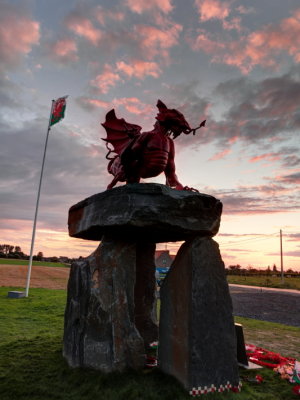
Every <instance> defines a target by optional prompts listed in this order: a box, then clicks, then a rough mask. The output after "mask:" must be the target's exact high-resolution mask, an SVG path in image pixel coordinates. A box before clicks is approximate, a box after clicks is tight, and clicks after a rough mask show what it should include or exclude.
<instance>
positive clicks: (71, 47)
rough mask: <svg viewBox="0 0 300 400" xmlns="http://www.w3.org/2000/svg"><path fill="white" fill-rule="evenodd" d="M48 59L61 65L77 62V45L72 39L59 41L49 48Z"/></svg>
mask: <svg viewBox="0 0 300 400" xmlns="http://www.w3.org/2000/svg"><path fill="white" fill-rule="evenodd" d="M49 53H50V57H52V58H53V59H55V60H57V61H60V62H62V63H68V62H75V61H77V60H78V55H77V44H76V42H75V40H73V39H68V38H66V39H60V40H57V41H56V42H55V43H53V44H52V45H51V46H50V49H49Z"/></svg>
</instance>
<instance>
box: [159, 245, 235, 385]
mask: <svg viewBox="0 0 300 400" xmlns="http://www.w3.org/2000/svg"><path fill="white" fill-rule="evenodd" d="M160 296H161V315H160V325H159V351H158V355H159V367H160V368H161V369H162V370H163V371H164V372H166V373H168V374H171V375H173V376H175V377H176V378H177V379H178V380H179V381H180V382H181V383H182V384H183V385H184V386H185V388H186V389H188V390H192V389H193V388H196V389H198V388H204V387H205V386H206V387H207V388H211V387H212V385H213V388H220V387H222V386H221V385H223V386H224V385H226V384H227V383H228V382H229V383H230V384H231V385H233V386H238V384H239V376H238V364H237V355H236V336H235V327H234V322H233V316H232V303H231V298H230V294H229V289H228V284H227V281H226V276H225V271H224V264H223V261H222V259H221V256H220V252H219V248H218V244H217V243H216V242H214V241H213V240H212V239H210V238H201V237H197V238H194V239H193V240H191V241H189V242H186V243H184V244H183V245H182V247H181V248H180V250H179V252H178V254H177V256H176V259H175V261H174V263H173V264H172V266H171V269H170V271H169V273H168V275H167V277H166V278H165V280H164V282H163V285H162V287H161V291H160Z"/></svg>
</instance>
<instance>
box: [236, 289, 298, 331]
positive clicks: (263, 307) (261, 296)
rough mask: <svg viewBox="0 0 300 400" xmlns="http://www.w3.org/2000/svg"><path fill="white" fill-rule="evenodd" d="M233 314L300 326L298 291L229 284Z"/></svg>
mask: <svg viewBox="0 0 300 400" xmlns="http://www.w3.org/2000/svg"><path fill="white" fill-rule="evenodd" d="M229 288H230V294H231V298H232V303H233V314H234V315H237V316H240V317H248V318H255V319H260V320H263V321H269V322H279V323H281V324H285V325H292V326H297V327H300V291H296V290H283V289H271V288H260V287H253V286H244V285H229Z"/></svg>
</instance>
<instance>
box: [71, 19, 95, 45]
mask: <svg viewBox="0 0 300 400" xmlns="http://www.w3.org/2000/svg"><path fill="white" fill-rule="evenodd" d="M66 25H67V27H68V29H70V30H71V31H72V32H74V33H76V34H77V35H78V36H82V37H84V38H85V39H86V40H88V41H89V42H90V43H92V44H93V45H97V44H98V43H99V40H100V39H101V37H102V32H101V31H100V30H99V29H97V28H95V27H94V25H93V24H92V22H91V21H90V20H89V19H88V18H85V17H81V16H78V15H70V16H69V17H67V18H66Z"/></svg>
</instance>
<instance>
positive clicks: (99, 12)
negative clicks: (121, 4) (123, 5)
mask: <svg viewBox="0 0 300 400" xmlns="http://www.w3.org/2000/svg"><path fill="white" fill-rule="evenodd" d="M93 14H94V16H95V18H96V19H97V21H98V22H99V23H100V24H102V25H105V24H106V23H107V20H108V18H109V19H111V20H114V21H123V20H124V18H125V14H124V13H123V12H121V11H114V10H105V9H104V8H103V7H101V6H97V7H96V8H95V9H94V12H93Z"/></svg>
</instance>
